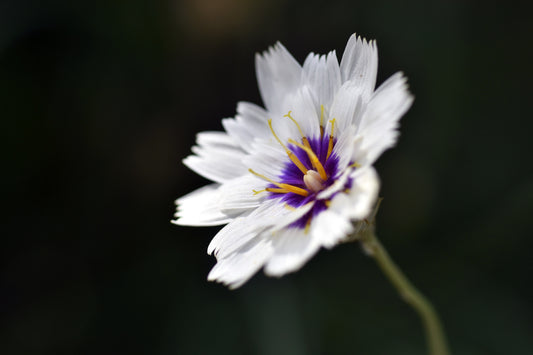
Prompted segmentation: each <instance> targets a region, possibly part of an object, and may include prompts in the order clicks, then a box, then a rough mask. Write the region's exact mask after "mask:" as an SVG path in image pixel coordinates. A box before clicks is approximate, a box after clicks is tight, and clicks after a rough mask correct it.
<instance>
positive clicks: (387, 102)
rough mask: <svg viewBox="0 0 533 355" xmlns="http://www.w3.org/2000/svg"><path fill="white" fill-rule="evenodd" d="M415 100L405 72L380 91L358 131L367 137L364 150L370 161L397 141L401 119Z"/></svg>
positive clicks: (363, 146)
mask: <svg viewBox="0 0 533 355" xmlns="http://www.w3.org/2000/svg"><path fill="white" fill-rule="evenodd" d="M412 102H413V97H412V96H411V94H410V93H409V90H408V88H407V83H406V78H405V77H404V76H403V75H402V73H396V74H394V75H393V76H392V77H390V78H389V79H388V80H387V81H385V82H384V83H383V84H382V85H381V86H380V87H379V88H378V89H377V90H376V92H375V93H374V95H373V96H372V99H371V100H370V102H369V103H368V107H367V109H366V112H365V114H364V116H363V118H362V120H361V125H360V127H359V131H358V134H360V135H361V136H363V137H364V139H363V144H362V149H364V150H366V151H367V152H368V156H369V163H373V162H374V161H375V160H376V159H377V158H378V157H379V156H380V155H381V153H383V151H385V150H386V149H388V148H390V147H392V146H393V145H394V144H395V143H396V138H397V136H398V132H397V128H398V121H399V120H400V118H401V117H402V116H403V114H404V113H405V112H406V111H407V110H408V109H409V107H411V104H412Z"/></svg>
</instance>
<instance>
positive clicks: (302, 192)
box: [248, 169, 309, 197]
mask: <svg viewBox="0 0 533 355" xmlns="http://www.w3.org/2000/svg"><path fill="white" fill-rule="evenodd" d="M248 171H249V172H251V173H252V174H254V175H255V176H257V177H260V178H261V179H264V180H266V181H268V182H270V183H272V184H274V185H276V186H277V187H279V190H278V189H275V188H271V187H267V188H266V189H265V190H267V191H271V192H278V193H288V192H293V193H295V194H297V195H300V196H304V197H305V196H307V195H309V192H307V190H304V189H302V188H300V187H297V186H293V185H289V184H282V183H279V182H276V181H274V180H272V179H269V178H267V177H266V176H265V175H262V174H259V173H256V172H255V171H253V170H252V169H248Z"/></svg>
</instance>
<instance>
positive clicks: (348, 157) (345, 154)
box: [333, 125, 356, 171]
mask: <svg viewBox="0 0 533 355" xmlns="http://www.w3.org/2000/svg"><path fill="white" fill-rule="evenodd" d="M355 132H356V128H355V126H353V125H352V126H348V127H346V128H344V129H343V130H342V131H341V133H340V134H339V135H338V136H337V143H336V144H335V147H334V148H333V153H335V154H336V155H337V156H338V157H339V162H338V165H337V166H338V168H339V169H340V170H341V171H342V170H344V169H346V167H347V166H348V164H349V163H350V162H351V161H353V160H352V155H353V149H354V140H355Z"/></svg>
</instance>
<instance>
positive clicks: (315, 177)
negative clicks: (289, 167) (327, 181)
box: [304, 170, 324, 193]
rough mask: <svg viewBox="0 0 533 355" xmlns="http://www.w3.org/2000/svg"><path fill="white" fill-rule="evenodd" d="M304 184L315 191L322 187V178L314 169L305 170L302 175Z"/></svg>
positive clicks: (320, 189)
mask: <svg viewBox="0 0 533 355" xmlns="http://www.w3.org/2000/svg"><path fill="white" fill-rule="evenodd" d="M304 184H305V187H307V188H308V189H309V190H311V191H313V192H315V193H317V192H319V191H322V189H323V188H324V180H323V179H322V177H321V176H320V174H319V173H318V172H316V171H315V170H307V173H306V174H305V175H304Z"/></svg>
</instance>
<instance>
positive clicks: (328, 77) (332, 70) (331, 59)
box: [302, 51, 341, 112]
mask: <svg viewBox="0 0 533 355" xmlns="http://www.w3.org/2000/svg"><path fill="white" fill-rule="evenodd" d="M302 75H303V81H304V82H307V83H308V85H309V86H310V87H311V90H312V92H313V93H314V96H315V97H314V98H315V102H316V108H317V110H318V111H317V112H320V111H319V110H320V105H324V106H325V107H329V106H330V104H331V101H332V100H333V97H334V96H335V93H336V92H337V90H338V89H339V87H340V86H341V72H340V68H339V62H338V60H337V55H336V54H335V51H331V52H329V54H328V55H327V57H326V56H324V55H322V56H319V55H316V54H313V53H310V54H309V55H308V56H307V59H306V60H305V62H304V65H303V72H302Z"/></svg>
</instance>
